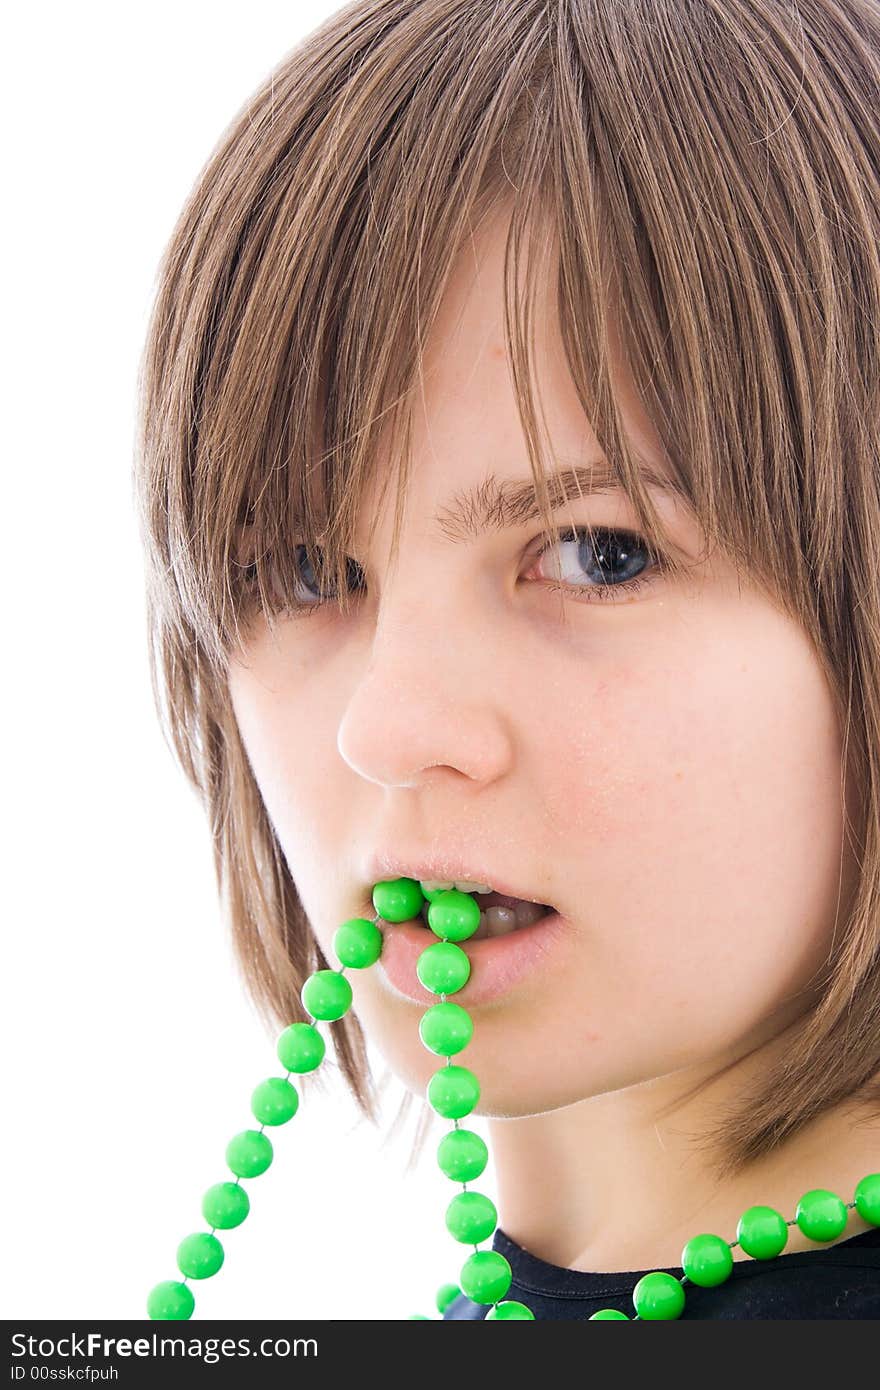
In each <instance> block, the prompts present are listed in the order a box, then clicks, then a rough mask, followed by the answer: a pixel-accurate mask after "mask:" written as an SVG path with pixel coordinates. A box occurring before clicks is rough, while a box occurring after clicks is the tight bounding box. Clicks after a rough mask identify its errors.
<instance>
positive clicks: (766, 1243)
mask: <svg viewBox="0 0 880 1390" xmlns="http://www.w3.org/2000/svg"><path fill="white" fill-rule="evenodd" d="M736 1238H737V1240H738V1241H739V1243H740V1245H741V1246H742V1248H743V1250H745V1252H746V1254H747V1255H751V1257H752V1259H753V1260H773V1259H775V1258H776V1256H777V1255H778V1254H779V1253H780V1251H782V1250H784V1249H785V1242H786V1241H787V1240H788V1226H787V1225H786V1222H785V1217H784V1216H783V1215H782V1213H781V1212H778V1211H777V1210H776V1208H775V1207H762V1206H758V1207H749V1209H748V1211H744V1212H743V1214H742V1216H741V1217H740V1218H739V1221H738V1222H737V1227H736Z"/></svg>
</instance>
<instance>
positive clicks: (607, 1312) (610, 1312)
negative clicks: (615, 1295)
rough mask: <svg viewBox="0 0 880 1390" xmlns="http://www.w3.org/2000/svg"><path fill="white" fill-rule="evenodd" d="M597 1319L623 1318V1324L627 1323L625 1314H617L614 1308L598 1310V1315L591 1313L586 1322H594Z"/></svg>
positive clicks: (627, 1319) (627, 1317)
mask: <svg viewBox="0 0 880 1390" xmlns="http://www.w3.org/2000/svg"><path fill="white" fill-rule="evenodd" d="M597 1318H623V1321H624V1322H629V1316H628V1314H627V1313H619V1312H618V1311H617V1309H616V1308H600V1309H599V1311H598V1313H591V1314H590V1316H589V1318H588V1319H587V1321H588V1322H595V1321H596V1319H597Z"/></svg>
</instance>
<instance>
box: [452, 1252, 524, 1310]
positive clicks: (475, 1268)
mask: <svg viewBox="0 0 880 1390" xmlns="http://www.w3.org/2000/svg"><path fill="white" fill-rule="evenodd" d="M512 1278H513V1271H512V1270H511V1268H510V1265H509V1264H508V1263H507V1260H506V1259H505V1258H504V1256H503V1255H502V1254H501V1252H500V1250H475V1251H474V1253H473V1254H472V1255H469V1256H468V1258H467V1259H466V1260H465V1262H464V1264H463V1265H462V1267H461V1274H460V1276H459V1280H458V1282H459V1284H460V1285H461V1291H462V1293H463V1294H466V1295H467V1297H468V1298H469V1299H471V1301H472V1302H473V1303H497V1302H498V1300H499V1299H500V1298H503V1297H504V1295H505V1294H506V1293H507V1290H508V1289H509V1288H510V1283H511V1280H512Z"/></svg>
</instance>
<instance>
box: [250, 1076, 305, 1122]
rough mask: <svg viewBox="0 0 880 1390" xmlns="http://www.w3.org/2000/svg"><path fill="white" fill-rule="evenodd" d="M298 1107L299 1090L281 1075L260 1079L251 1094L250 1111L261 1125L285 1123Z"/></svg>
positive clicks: (291, 1117) (290, 1118)
mask: <svg viewBox="0 0 880 1390" xmlns="http://www.w3.org/2000/svg"><path fill="white" fill-rule="evenodd" d="M298 1109H299V1092H298V1091H297V1090H296V1087H295V1086H292V1085H291V1084H290V1082H289V1081H286V1080H285V1079H284V1077H283V1076H269V1077H267V1078H266V1080H265V1081H261V1082H260V1084H259V1086H257V1087H256V1089H255V1090H254V1093H253V1095H252V1096H251V1111H252V1113H253V1114H254V1116H255V1117H256V1118H257V1119H258V1120H259V1121H260V1124H261V1125H285V1124H287V1121H288V1120H292V1119H293V1117H294V1115H295V1114H296V1112H297V1110H298Z"/></svg>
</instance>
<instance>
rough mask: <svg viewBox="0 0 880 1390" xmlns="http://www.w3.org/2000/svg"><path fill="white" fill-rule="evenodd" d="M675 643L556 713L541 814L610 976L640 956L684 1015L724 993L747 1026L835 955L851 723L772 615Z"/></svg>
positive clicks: (628, 664) (741, 619) (668, 639)
mask: <svg viewBox="0 0 880 1390" xmlns="http://www.w3.org/2000/svg"><path fill="white" fill-rule="evenodd" d="M673 639H674V634H673V633H671V632H670V631H669V630H668V629H664V632H663V641H662V643H661V642H659V641H658V642H655V643H650V642H645V643H643V644H641V645H640V646H639V648H638V654H637V656H635V657H628V658H627V659H626V660H625V661H624V660H621V659H618V660H617V661H616V662H615V663H614V664H613V665H611V664H609V663H607V662H606V663H603V669H602V674H601V677H598V676H594V677H593V679H592V680H591V681H587V682H583V683H582V685H581V689H580V692H579V695H578V698H577V699H570V698H567V699H565V700H561V699H558V698H557V701H556V703H555V706H553V707H552V708H549V709H548V710H547V711H546V712H545V717H546V719H547V722H548V730H547V739H546V742H545V744H544V745H543V746H542V753H541V756H542V759H543V761H544V765H545V769H546V772H545V774H544V775H543V777H542V787H543V789H544V794H543V795H542V798H541V801H542V804H543V807H544V810H545V814H546V816H547V820H548V826H549V829H550V832H551V836H552V842H553V843H555V844H556V845H558V846H559V857H560V860H561V861H562V862H565V863H566V864H567V865H568V868H569V873H568V878H569V881H570V882H572V883H573V884H574V885H576V887H575V892H576V895H578V896H579V897H580V899H581V900H582V901H583V903H584V912H583V919H584V925H585V927H586V928H587V929H588V930H589V933H590V936H591V939H592V940H593V942H594V945H595V947H596V949H597V951H598V952H599V955H600V956H603V955H604V956H605V964H604V967H603V966H601V964H600V961H599V960H598V959H597V960H595V961H594V962H593V963H594V965H596V967H597V969H598V970H599V973H600V974H601V975H602V976H603V977H605V978H613V974H614V971H613V965H614V960H615V957H616V958H617V960H618V962H619V958H620V952H621V951H624V952H625V953H626V955H627V957H628V958H629V959H630V960H631V961H632V962H633V967H634V969H635V972H636V974H635V978H636V979H642V978H643V979H644V982H645V984H646V985H647V983H648V982H649V981H650V980H652V979H653V980H654V981H656V980H658V979H663V980H664V982H665V985H666V989H668V993H666V989H665V990H664V994H666V999H667V1002H668V1003H670V1004H674V1005H675V1006H676V1007H681V1006H682V1005H684V1004H688V1005H692V1004H693V1003H694V1001H695V994H696V992H697V991H696V989H695V986H696V985H697V982H698V981H699V980H703V981H706V982H709V981H711V982H712V984H713V987H717V988H719V989H721V991H722V992H723V993H726V996H727V998H728V1000H729V1002H730V1004H731V1006H732V1008H733V1011H734V1013H735V1012H737V1011H738V1012H739V1013H740V1016H741V1017H744V1016H745V1015H746V1014H747V1013H748V1010H749V1009H750V1008H752V1007H757V1008H759V1009H760V1006H761V1004H762V1002H763V1003H764V1004H767V1005H768V1006H769V1007H772V1005H773V1002H774V1000H775V999H778V998H781V997H782V996H783V995H784V994H786V993H790V992H793V991H796V990H797V989H799V988H801V987H802V986H803V984H804V982H805V980H806V979H807V978H809V977H811V976H812V974H813V972H814V971H815V970H816V969H817V967H818V966H819V965H820V964H821V962H822V960H823V959H824V956H825V953H826V951H827V947H828V943H829V941H830V934H831V928H832V924H833V920H834V915H835V912H836V909H837V902H838V880H839V874H840V869H841V855H842V834H843V820H842V810H841V804H840V803H841V793H840V771H841V746H840V740H839V731H838V727H837V722H836V712H835V709H834V705H833V701H832V699H831V695H830V692H829V691H828V689H827V686H826V685H825V681H824V677H823V675H822V672H821V668H820V666H819V664H818V662H817V661H816V659H815V656H814V653H813V652H812V649H811V647H810V646H809V644H808V642H807V640H806V638H805V637H804V636H803V634H802V633H801V632H800V630H799V629H797V628H795V627H793V626H792V625H790V624H789V623H788V621H787V620H786V619H784V618H783V617H782V616H780V615H778V614H777V613H776V612H775V610H772V609H770V608H769V607H766V606H764V605H763V604H759V603H756V604H755V606H754V607H750V606H748V605H747V604H744V605H743V607H742V609H741V611H740V612H739V615H738V620H737V621H732V620H731V617H730V615H729V614H728V615H727V616H725V618H724V620H723V621H719V622H718V623H717V624H716V623H711V622H708V621H707V622H706V624H705V626H703V627H701V628H699V629H697V628H696V625H695V624H693V625H689V628H688V633H687V641H685V640H684V637H682V640H681V641H680V642H679V644H678V645H676V643H675V641H674V640H673ZM555 688H556V689H557V691H558V690H559V689H561V688H562V687H561V685H557V686H556V687H555ZM603 923H604V924H606V927H605V929H603V925H602V924H603ZM594 927H595V936H593V928H594ZM606 972H607V973H606ZM756 976H757V983H756ZM631 978H632V977H631ZM708 1022H709V1020H708V1016H707V1023H708Z"/></svg>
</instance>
